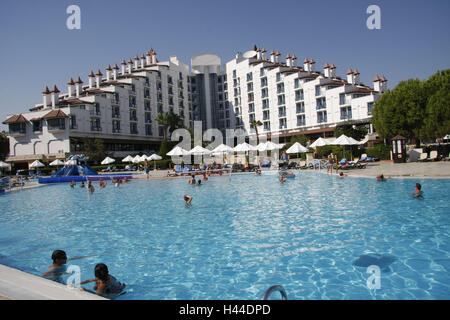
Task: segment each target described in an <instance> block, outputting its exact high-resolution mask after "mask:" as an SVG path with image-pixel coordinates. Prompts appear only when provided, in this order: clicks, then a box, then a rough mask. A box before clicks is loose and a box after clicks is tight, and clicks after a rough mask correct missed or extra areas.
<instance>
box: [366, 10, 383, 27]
mask: <svg viewBox="0 0 450 320" xmlns="http://www.w3.org/2000/svg"><path fill="white" fill-rule="evenodd" d="M366 13H367V14H370V16H369V17H368V18H367V20H366V26H367V29H369V30H374V29H376V30H380V29H381V9H380V7H379V6H377V5H375V4H372V5H370V6H368V7H367V10H366Z"/></svg>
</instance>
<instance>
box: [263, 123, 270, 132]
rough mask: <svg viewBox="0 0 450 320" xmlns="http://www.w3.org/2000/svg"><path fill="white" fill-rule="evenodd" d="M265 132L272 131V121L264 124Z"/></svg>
mask: <svg viewBox="0 0 450 320" xmlns="http://www.w3.org/2000/svg"><path fill="white" fill-rule="evenodd" d="M264 131H270V121H266V122H264Z"/></svg>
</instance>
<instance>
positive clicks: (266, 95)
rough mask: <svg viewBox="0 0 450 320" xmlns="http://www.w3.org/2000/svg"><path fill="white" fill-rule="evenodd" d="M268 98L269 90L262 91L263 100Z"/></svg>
mask: <svg viewBox="0 0 450 320" xmlns="http://www.w3.org/2000/svg"><path fill="white" fill-rule="evenodd" d="M268 96H269V89H267V88H264V89H262V90H261V98H262V99H264V98H267V97H268Z"/></svg>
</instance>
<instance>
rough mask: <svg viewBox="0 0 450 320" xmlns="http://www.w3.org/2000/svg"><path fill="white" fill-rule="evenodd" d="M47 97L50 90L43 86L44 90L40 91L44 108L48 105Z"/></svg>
mask: <svg viewBox="0 0 450 320" xmlns="http://www.w3.org/2000/svg"><path fill="white" fill-rule="evenodd" d="M49 98H50V90H49V89H48V87H45V89H44V91H42V104H43V106H44V108H47V107H48V104H49Z"/></svg>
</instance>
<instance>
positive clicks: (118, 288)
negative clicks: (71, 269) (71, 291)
mask: <svg viewBox="0 0 450 320" xmlns="http://www.w3.org/2000/svg"><path fill="white" fill-rule="evenodd" d="M94 274H95V279H89V280H86V281H82V282H80V284H86V283H89V282H95V285H94V290H95V291H96V292H95V293H96V294H98V295H101V296H106V297H108V296H114V295H118V294H119V293H121V292H122V290H123V289H124V288H125V287H126V285H125V284H124V283H120V282H119V281H117V279H116V278H114V277H113V276H112V275H110V274H109V271H108V267H107V266H106V264H104V263H99V264H97V265H96V266H95V269H94ZM81 290H85V289H83V288H81ZM86 291H89V290H86Z"/></svg>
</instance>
